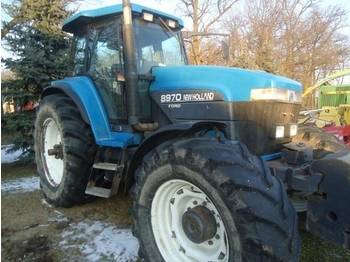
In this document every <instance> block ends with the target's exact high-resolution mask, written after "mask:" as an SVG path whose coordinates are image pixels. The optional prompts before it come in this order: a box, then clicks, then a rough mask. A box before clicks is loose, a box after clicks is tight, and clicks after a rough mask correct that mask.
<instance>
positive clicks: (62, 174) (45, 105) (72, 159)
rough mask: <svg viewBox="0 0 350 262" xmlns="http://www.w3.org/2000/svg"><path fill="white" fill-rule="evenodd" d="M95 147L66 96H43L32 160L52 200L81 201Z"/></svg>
mask: <svg viewBox="0 0 350 262" xmlns="http://www.w3.org/2000/svg"><path fill="white" fill-rule="evenodd" d="M96 149H97V147H96V144H95V143H94V138H93V135H92V132H91V128H90V126H89V125H87V124H86V123H85V122H84V121H83V120H82V118H81V116H80V113H79V111H78V109H77V107H76V106H75V105H74V103H73V102H72V101H71V100H70V99H69V98H68V97H66V96H64V95H50V96H47V97H44V98H43V100H42V101H41V102H40V106H39V109H38V113H37V119H36V123H35V160H36V164H37V170H38V175H39V176H40V185H41V187H42V190H43V192H44V194H45V196H46V197H47V198H48V200H49V201H50V202H51V203H53V204H54V205H56V206H65V207H68V206H73V205H76V204H80V203H83V202H84V198H85V188H86V185H87V182H88V179H89V171H90V168H91V165H92V163H93V159H94V156H95V154H96Z"/></svg>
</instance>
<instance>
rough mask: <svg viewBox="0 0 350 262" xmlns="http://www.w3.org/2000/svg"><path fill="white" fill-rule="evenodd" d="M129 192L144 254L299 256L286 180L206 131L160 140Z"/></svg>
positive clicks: (166, 257) (154, 257)
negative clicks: (193, 136)
mask: <svg viewBox="0 0 350 262" xmlns="http://www.w3.org/2000/svg"><path fill="white" fill-rule="evenodd" d="M131 193H132V194H131V195H132V197H133V200H134V204H133V207H132V209H131V213H132V215H133V217H134V219H135V227H134V235H135V236H136V237H137V238H138V239H139V244H140V249H139V255H140V257H142V258H144V259H145V260H147V261H298V256H299V249H300V246H299V245H300V243H299V236H298V232H297V218H296V214H295V210H294V209H293V207H292V206H291V205H290V203H289V202H288V199H287V197H286V193H285V189H284V186H283V184H282V183H281V181H280V180H279V179H277V178H274V177H273V176H272V175H271V174H270V172H269V169H268V168H267V166H266V164H265V163H264V162H263V160H261V159H260V158H257V157H253V156H252V155H250V154H249V153H248V151H247V149H246V148H245V147H244V146H243V145H240V144H236V145H233V144H232V143H230V142H229V141H226V140H224V141H223V140H221V141H219V140H218V139H215V138H209V137H199V138H198V137H197V138H186V139H177V140H173V141H169V142H167V143H164V144H162V145H160V146H158V147H157V148H156V149H155V150H153V151H152V152H150V153H149V154H148V155H146V156H145V158H144V160H143V164H142V166H141V167H140V168H139V169H138V170H137V171H136V184H135V186H134V187H133V189H132V191H131Z"/></svg>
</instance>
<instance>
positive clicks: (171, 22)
mask: <svg viewBox="0 0 350 262" xmlns="http://www.w3.org/2000/svg"><path fill="white" fill-rule="evenodd" d="M166 24H167V25H168V26H169V27H170V28H176V25H177V24H176V21H174V20H169V19H167V20H166Z"/></svg>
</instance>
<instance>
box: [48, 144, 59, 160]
mask: <svg viewBox="0 0 350 262" xmlns="http://www.w3.org/2000/svg"><path fill="white" fill-rule="evenodd" d="M47 154H48V155H49V156H55V158H56V159H63V151H62V144H61V143H59V144H56V145H54V146H53V148H52V149H49V150H47Z"/></svg>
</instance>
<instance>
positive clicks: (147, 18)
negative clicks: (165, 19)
mask: <svg viewBox="0 0 350 262" xmlns="http://www.w3.org/2000/svg"><path fill="white" fill-rule="evenodd" d="M142 18H143V20H145V21H148V22H153V14H151V13H146V12H143V13H142Z"/></svg>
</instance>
